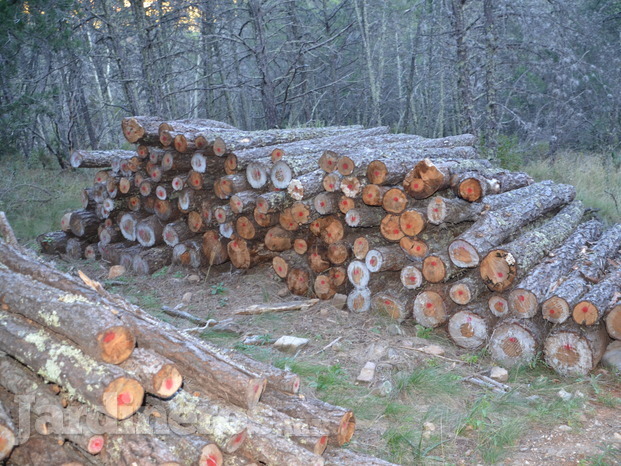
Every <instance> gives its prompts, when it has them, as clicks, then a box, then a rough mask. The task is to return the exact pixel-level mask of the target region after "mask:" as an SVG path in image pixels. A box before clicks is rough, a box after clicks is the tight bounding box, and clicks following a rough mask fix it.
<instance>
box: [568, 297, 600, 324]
mask: <svg viewBox="0 0 621 466" xmlns="http://www.w3.org/2000/svg"><path fill="white" fill-rule="evenodd" d="M572 317H573V319H574V321H575V322H576V323H577V324H579V325H593V324H595V323H596V322H597V321H598V320H599V313H598V312H597V307H596V306H595V305H594V304H593V303H591V302H589V301H580V302H579V303H578V304H576V305H575V306H574V309H573V312H572Z"/></svg>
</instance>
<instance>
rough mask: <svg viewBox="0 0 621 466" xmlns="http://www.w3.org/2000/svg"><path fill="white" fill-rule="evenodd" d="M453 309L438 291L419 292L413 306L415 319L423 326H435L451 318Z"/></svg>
mask: <svg viewBox="0 0 621 466" xmlns="http://www.w3.org/2000/svg"><path fill="white" fill-rule="evenodd" d="M451 311H452V309H451V306H450V305H449V303H448V302H447V301H446V300H445V299H444V297H443V295H442V294H440V293H438V292H437V291H431V290H428V291H422V292H420V293H418V295H417V296H416V299H415V300H414V304H413V306H412V315H413V317H414V320H415V321H416V322H417V323H418V324H420V325H422V326H423V327H429V328H435V327H438V326H440V325H442V324H443V323H445V322H446V321H448V319H449V315H450V313H451Z"/></svg>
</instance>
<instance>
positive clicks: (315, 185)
mask: <svg viewBox="0 0 621 466" xmlns="http://www.w3.org/2000/svg"><path fill="white" fill-rule="evenodd" d="M324 175H325V172H324V171H323V170H321V169H319V170H314V171H312V172H309V173H305V174H304V175H302V176H300V177H299V178H295V179H292V180H291V182H290V183H289V185H288V186H287V187H286V189H287V194H288V195H289V196H290V197H291V198H292V199H294V200H296V201H301V200H304V199H310V198H312V197H314V196H316V195H317V194H319V193H321V192H322V191H324V187H323V177H324Z"/></svg>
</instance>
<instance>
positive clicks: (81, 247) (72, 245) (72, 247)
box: [65, 237, 90, 260]
mask: <svg viewBox="0 0 621 466" xmlns="http://www.w3.org/2000/svg"><path fill="white" fill-rule="evenodd" d="M89 244H90V242H89V241H88V240H86V239H82V238H75V237H74V238H69V239H68V240H67V246H66V247H65V253H66V254H67V256H68V257H70V258H71V259H74V260H78V259H83V258H84V252H85V251H86V248H87V247H88V245H89Z"/></svg>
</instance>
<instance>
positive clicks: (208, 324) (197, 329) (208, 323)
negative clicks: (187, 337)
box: [181, 319, 218, 333]
mask: <svg viewBox="0 0 621 466" xmlns="http://www.w3.org/2000/svg"><path fill="white" fill-rule="evenodd" d="M217 323H218V321H217V320H214V319H209V320H208V321H206V323H205V325H203V326H202V327H193V328H186V329H185V330H181V333H190V332H202V331H203V330H207V329H208V328H209V327H213V326H215V325H216V324H217Z"/></svg>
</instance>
